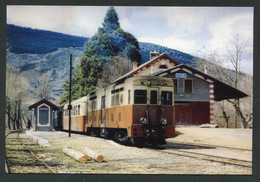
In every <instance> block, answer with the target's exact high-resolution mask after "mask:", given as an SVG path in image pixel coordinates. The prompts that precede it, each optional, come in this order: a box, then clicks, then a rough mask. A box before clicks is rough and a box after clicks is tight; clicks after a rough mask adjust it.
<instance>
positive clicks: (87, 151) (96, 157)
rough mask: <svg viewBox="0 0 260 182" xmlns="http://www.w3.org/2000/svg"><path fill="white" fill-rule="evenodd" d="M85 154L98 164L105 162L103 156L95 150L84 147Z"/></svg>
mask: <svg viewBox="0 0 260 182" xmlns="http://www.w3.org/2000/svg"><path fill="white" fill-rule="evenodd" d="M83 152H84V154H87V156H89V157H90V158H92V159H94V160H95V161H97V162H102V161H103V160H104V157H103V155H101V154H98V153H96V152H95V151H94V150H92V149H91V148H89V147H84V150H83Z"/></svg>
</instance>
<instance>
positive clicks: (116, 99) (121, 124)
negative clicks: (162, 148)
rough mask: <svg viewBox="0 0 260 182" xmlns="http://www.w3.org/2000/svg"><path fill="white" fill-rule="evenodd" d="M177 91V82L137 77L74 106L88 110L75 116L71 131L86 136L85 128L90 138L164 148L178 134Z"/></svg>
mask: <svg viewBox="0 0 260 182" xmlns="http://www.w3.org/2000/svg"><path fill="white" fill-rule="evenodd" d="M173 89H174V87H173V81H172V80H171V79H168V78H162V77H152V76H135V77H131V78H128V79H126V80H125V81H124V82H123V83H120V84H118V83H114V84H112V85H109V86H108V87H106V88H102V89H99V90H97V91H94V92H92V93H90V94H89V95H88V96H87V97H83V98H81V99H79V100H77V101H74V102H72V107H74V106H76V108H77V105H80V109H81V108H82V109H83V108H85V109H86V110H85V111H83V110H82V115H79V116H75V115H72V118H75V119H72V126H71V128H72V130H75V129H76V131H80V132H82V131H83V127H84V132H86V133H87V134H89V135H92V136H101V137H105V138H113V139H114V140H116V141H118V142H123V143H124V142H125V143H127V142H129V141H131V142H132V143H134V144H137V145H139V144H143V143H150V144H153V145H157V144H164V143H165V138H170V137H174V133H175V127H174V108H173V107H174V100H173V99H174V92H173ZM81 105H82V106H81ZM64 108H67V106H65V107H64ZM65 112H67V113H68V111H65ZM72 113H75V112H72ZM84 114H85V115H84ZM84 117H85V119H84ZM82 119H83V120H84V121H85V122H83V121H82ZM66 122H67V120H66ZM64 124H65V123H64ZM67 128H68V127H67ZM78 129H80V130H78Z"/></svg>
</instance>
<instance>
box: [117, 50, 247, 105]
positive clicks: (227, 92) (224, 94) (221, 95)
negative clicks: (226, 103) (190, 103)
mask: <svg viewBox="0 0 260 182" xmlns="http://www.w3.org/2000/svg"><path fill="white" fill-rule="evenodd" d="M163 58H165V59H168V60H169V62H171V63H172V65H173V67H172V68H169V69H166V70H164V71H160V72H157V73H153V74H152V75H151V76H165V75H167V74H170V73H173V72H175V71H178V70H180V69H182V70H183V71H186V72H187V73H191V74H193V75H195V76H197V77H199V78H201V79H203V80H205V81H208V82H210V81H212V82H214V97H215V98H214V99H215V100H216V101H221V100H225V99H235V98H243V97H247V96H248V95H247V94H245V93H244V92H242V91H240V90H238V89H236V88H234V87H232V86H230V85H228V84H226V83H224V82H222V81H220V80H218V79H216V78H213V77H212V76H209V75H207V74H205V73H203V72H201V71H198V70H196V69H194V68H191V67H189V66H187V65H184V64H180V63H178V62H177V61H175V60H174V59H172V58H171V57H170V56H168V55H167V54H166V53H163V54H160V55H158V56H156V57H154V58H153V59H151V60H149V61H148V62H146V63H144V64H142V65H140V66H139V67H137V68H136V69H134V70H132V71H130V72H128V73H126V74H125V75H123V76H121V77H119V78H118V79H116V80H114V81H113V82H112V83H120V82H123V81H124V80H125V79H127V78H129V77H132V76H135V75H136V76H138V73H140V72H141V71H142V70H144V69H145V68H147V67H149V66H151V65H152V64H154V63H155V62H157V61H159V60H160V59H163Z"/></svg>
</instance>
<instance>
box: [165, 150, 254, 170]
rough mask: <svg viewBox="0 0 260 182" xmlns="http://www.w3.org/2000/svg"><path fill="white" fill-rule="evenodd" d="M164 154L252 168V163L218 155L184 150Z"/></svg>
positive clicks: (169, 151) (166, 151)
mask: <svg viewBox="0 0 260 182" xmlns="http://www.w3.org/2000/svg"><path fill="white" fill-rule="evenodd" d="M163 152H164V153H168V154H174V155H179V156H183V157H190V158H195V159H199V160H206V161H210V162H217V163H222V164H229V165H233V166H240V167H246V168H252V162H251V161H247V160H240V159H234V158H229V157H221V156H216V155H209V154H202V153H197V152H190V151H183V150H176V151H172V150H168V149H167V150H164V151H163Z"/></svg>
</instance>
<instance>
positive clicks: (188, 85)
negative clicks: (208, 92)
mask: <svg viewBox="0 0 260 182" xmlns="http://www.w3.org/2000/svg"><path fill="white" fill-rule="evenodd" d="M184 93H192V80H184Z"/></svg>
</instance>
